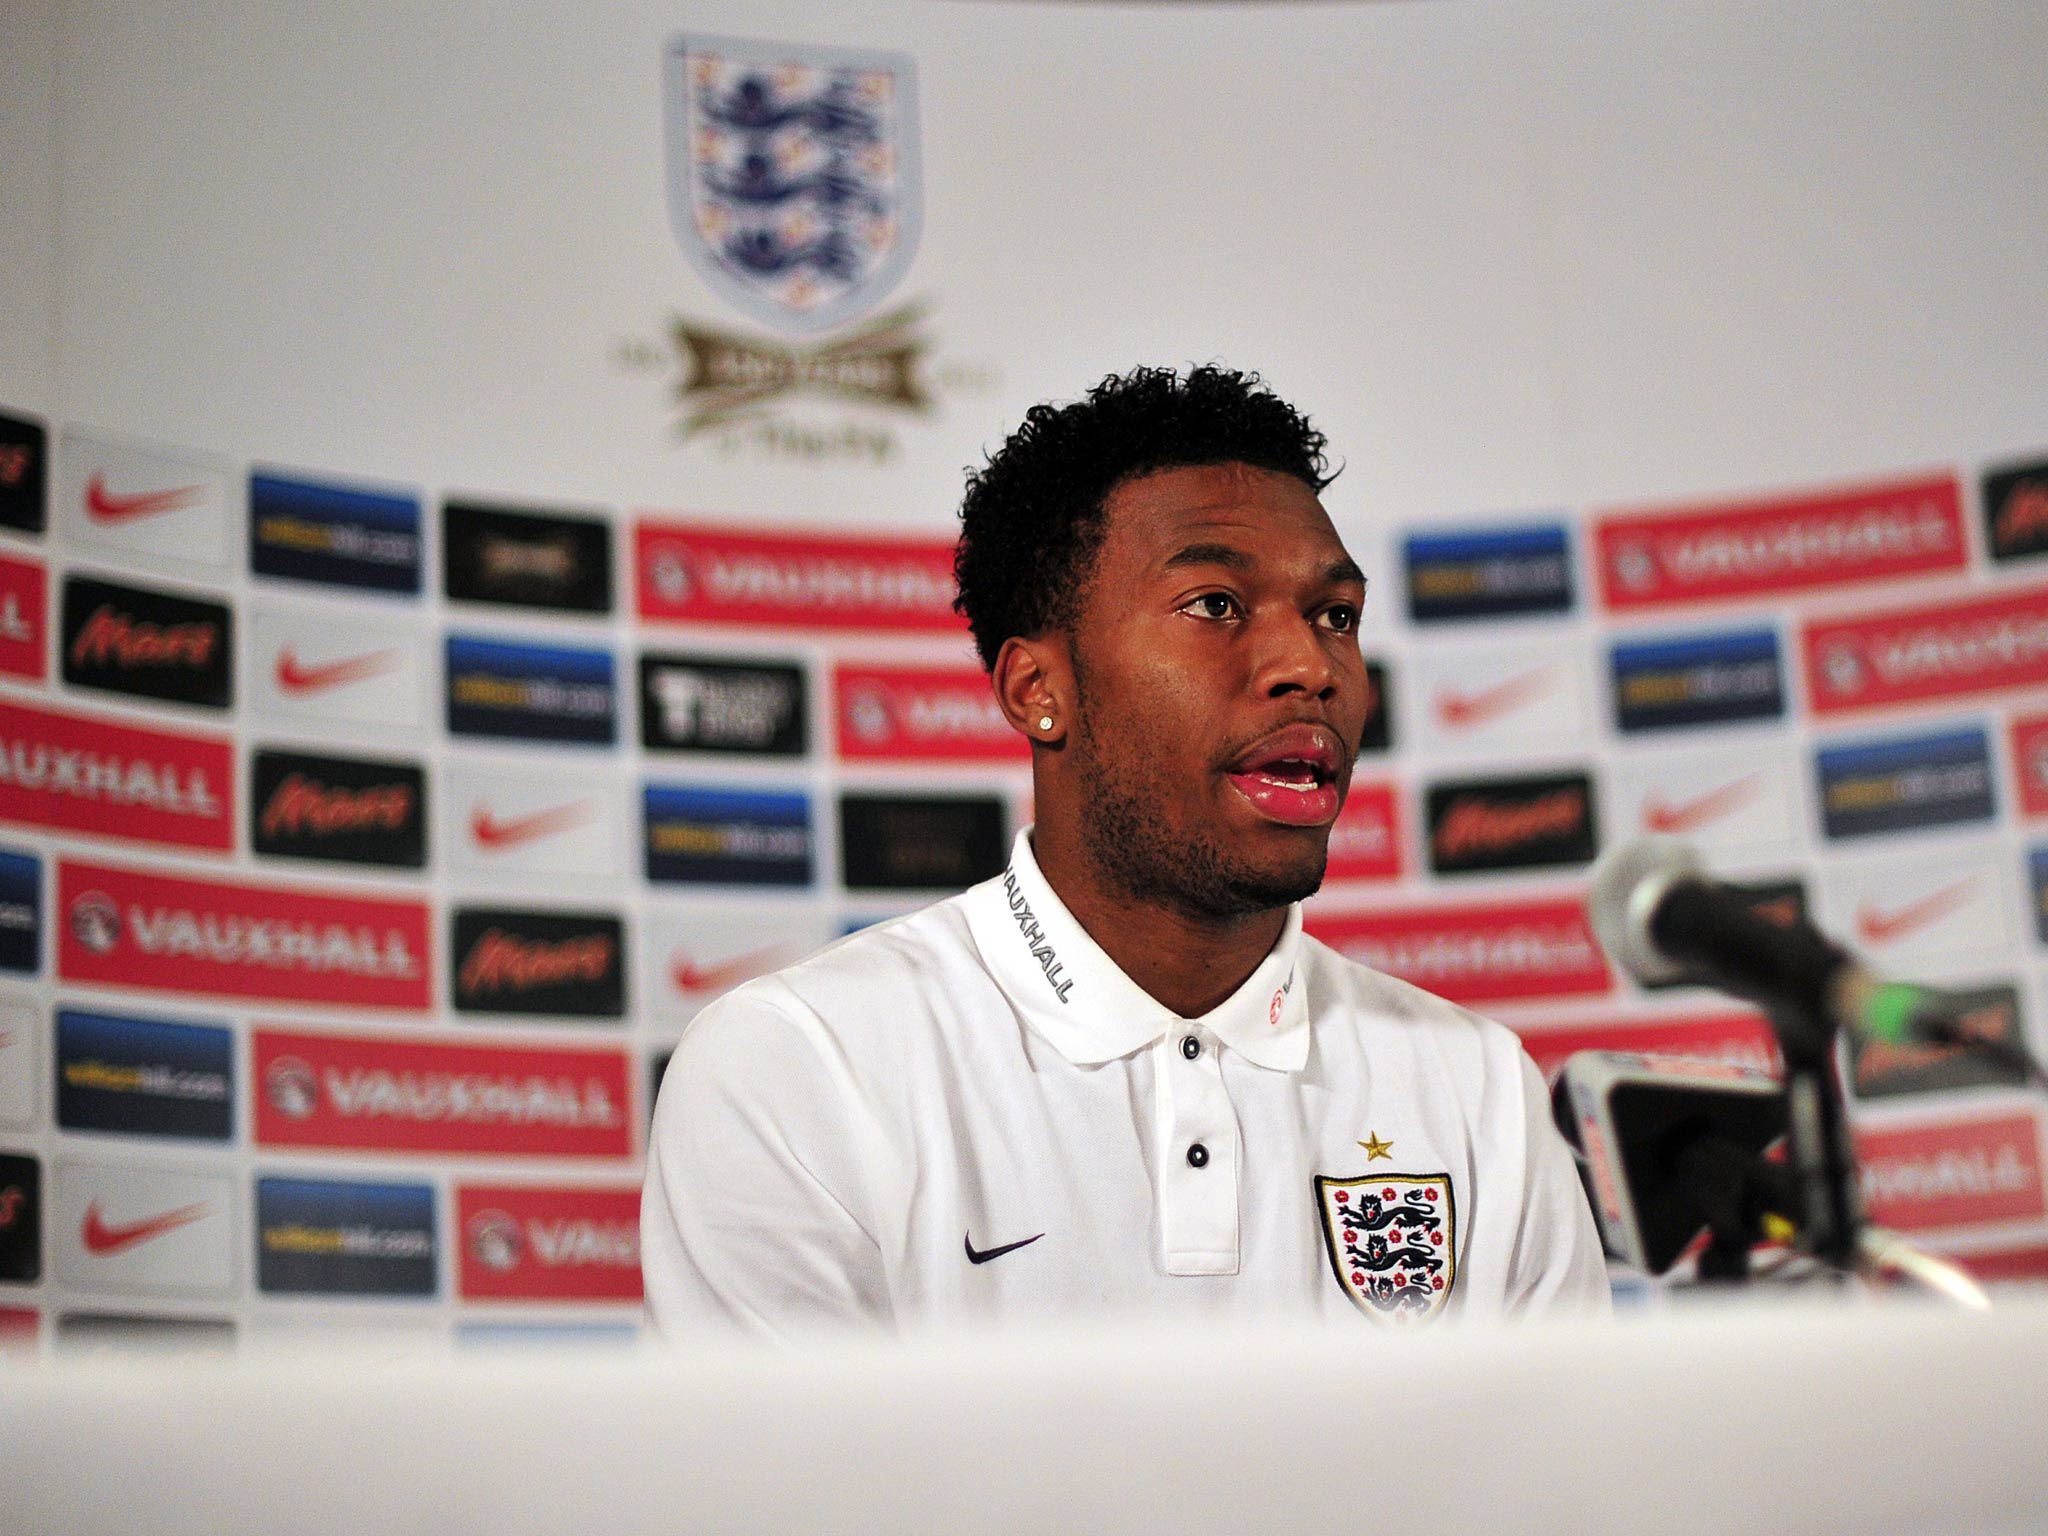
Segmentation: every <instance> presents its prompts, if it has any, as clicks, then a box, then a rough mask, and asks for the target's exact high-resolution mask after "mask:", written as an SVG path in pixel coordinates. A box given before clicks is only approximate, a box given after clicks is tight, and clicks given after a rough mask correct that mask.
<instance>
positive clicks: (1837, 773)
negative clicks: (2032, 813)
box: [1814, 726, 1997, 839]
mask: <svg viewBox="0 0 2048 1536" xmlns="http://www.w3.org/2000/svg"><path fill="white" fill-rule="evenodd" d="M1814 765H1815V769H1816V772H1817V773H1818V775H1819V780H1820V805H1821V827H1822V829H1823V830H1824V831H1825V832H1826V833H1827V835H1828V837H1829V838H1831V839H1832V838H1848V837H1867V836H1870V835H1872V834H1875V833H1883V832H1903V831H1911V830H1914V829H1916V828H1920V827H1942V826H1952V825H1957V824H1961V823H1967V822H1977V821H1988V820H1990V819H1991V817H1992V816H1993V815H1994V814H1996V809H1997V808H1996V805H1995V802H1994V799H1993V796H1992V789H1991V744H1990V739H1989V738H1988V737H1987V736H1986V734H1985V732H1984V728H1983V727H1982V726H1969V727H1966V728H1964V729H1961V730H1948V731H1939V732H1934V733H1929V734H1916V735H1912V736H1894V737H1886V738H1883V739H1881V740H1876V741H1868V742H1857V743H1850V744H1843V745H1839V746H1831V747H1829V746H1824V747H1822V748H1820V749H1819V751H1818V752H1817V753H1816V754H1815V757H1814Z"/></svg>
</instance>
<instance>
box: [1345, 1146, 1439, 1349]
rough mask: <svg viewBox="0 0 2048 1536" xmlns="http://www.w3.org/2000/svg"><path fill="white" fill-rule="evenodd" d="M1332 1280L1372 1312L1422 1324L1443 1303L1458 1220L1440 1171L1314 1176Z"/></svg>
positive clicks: (1437, 1311) (1398, 1320)
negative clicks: (1335, 1277) (1333, 1176)
mask: <svg viewBox="0 0 2048 1536" xmlns="http://www.w3.org/2000/svg"><path fill="white" fill-rule="evenodd" d="M1316 1208H1317V1214H1318V1215H1320V1216H1321V1217H1322V1221H1323V1242H1324V1245H1325V1247H1326V1248H1327V1249H1328V1251H1329V1255H1330V1265H1331V1267H1332V1268H1333V1269H1334V1270H1335V1271H1336V1273H1337V1283H1338V1284H1339V1285H1341V1286H1343V1287H1344V1292H1345V1294H1346V1295H1348V1296H1349V1297H1350V1298H1351V1299H1352V1300H1353V1301H1354V1302H1356V1303H1357V1304H1358V1306H1359V1309H1360V1310H1361V1311H1363V1312H1365V1313H1366V1314H1367V1315H1369V1316H1372V1317H1379V1318H1386V1319H1388V1320H1390V1321H1394V1322H1403V1323H1409V1322H1422V1321H1424V1320H1426V1319H1428V1318H1431V1317H1434V1316H1436V1314H1437V1313H1439V1312H1441V1311H1442V1310H1443V1306H1444V1303H1445V1302H1446V1301H1448V1300H1450V1296H1451V1284H1452V1282H1453V1280H1454V1279H1455V1278H1456V1276H1457V1261H1456V1258H1455V1255H1454V1253H1453V1246H1454V1245H1453V1238H1454V1237H1455V1235H1456V1231H1457V1217H1456V1212H1455V1210H1454V1209H1453V1205H1452V1200H1451V1178H1450V1175H1449V1174H1446V1173H1433V1174H1426V1175H1421V1174H1408V1173H1385V1174H1380V1175H1379V1176H1377V1177H1371V1176H1367V1177H1361V1178H1356V1179H1332V1178H1328V1177H1324V1176H1318V1177H1317V1179H1316Z"/></svg>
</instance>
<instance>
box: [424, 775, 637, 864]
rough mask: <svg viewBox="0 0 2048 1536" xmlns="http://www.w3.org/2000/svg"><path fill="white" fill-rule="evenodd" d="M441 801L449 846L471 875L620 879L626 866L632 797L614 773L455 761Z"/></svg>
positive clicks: (444, 780)
mask: <svg viewBox="0 0 2048 1536" xmlns="http://www.w3.org/2000/svg"><path fill="white" fill-rule="evenodd" d="M438 800H439V811H438V815H439V817H440V821H441V847H442V848H443V849H444V850H445V853H446V857H447V859H448V862H449V864H450V865H451V866H452V867H453V868H455V869H457V870H459V871H461V872H463V873H464V874H471V875H483V876H493V875H506V874H521V875H569V876H581V877H584V878H587V879H592V880H615V879H617V878H618V877H619V874H620V871H621V870H622V869H623V868H624V863H625V849H626V845H627V838H628V836H629V835H630V828H629V826H628V824H627V819H626V795H625V790H624V786H623V785H622V784H621V783H620V782H619V781H618V780H617V779H615V778H613V777H611V776H610V775H607V774H600V773H594V772H584V773H576V774H559V773H555V774H537V773H534V772H532V771H531V770H523V771H522V770H519V769H510V768H502V767H497V766H493V765H489V764H483V763H474V762H462V761H451V762H450V763H449V764H448V767H447V771H446V772H445V773H444V774H443V775H442V778H441V788H440V794H439V796H438Z"/></svg>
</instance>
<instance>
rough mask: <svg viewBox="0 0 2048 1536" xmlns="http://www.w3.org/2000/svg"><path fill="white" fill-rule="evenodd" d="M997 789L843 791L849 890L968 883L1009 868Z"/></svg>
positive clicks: (844, 869) (842, 853)
mask: <svg viewBox="0 0 2048 1536" xmlns="http://www.w3.org/2000/svg"><path fill="white" fill-rule="evenodd" d="M1003 822H1004V817H1003V802H1002V801H1001V800H1000V799H998V798H996V797H995V796H994V795H867V794H852V795H841V796H840V797H839V867H840V871H841V875H842V878H843V879H844V880H845V883H846V886H847V888H848V889H849V890H864V891H922V890H961V889H964V888H965V887H967V886H970V885H973V884H975V883H976V882H978V881H982V880H987V879H990V878H992V877H993V876H996V875H999V874H1001V873H1002V872H1003V865H1004V863H1005V861H1006V860H1007V858H1008V856H1009V839H1008V837H1007V835H1006V834H1005V831H1004V826H1003Z"/></svg>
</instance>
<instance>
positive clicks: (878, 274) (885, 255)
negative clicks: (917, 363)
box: [667, 36, 921, 334]
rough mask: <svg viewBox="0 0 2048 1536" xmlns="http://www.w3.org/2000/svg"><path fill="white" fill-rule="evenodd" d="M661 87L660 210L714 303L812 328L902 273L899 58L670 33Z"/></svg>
mask: <svg viewBox="0 0 2048 1536" xmlns="http://www.w3.org/2000/svg"><path fill="white" fill-rule="evenodd" d="M667 102H668V128H667V139H668V183H669V220H670V223H671V224H672V225H673V226H674V228H675V233H676V238H677V240H679V241H680V242H681V244H682V247H683V252H684V254H685V255H686V256H688V257H689V258H690V260H691V262H692V263H693V264H694V265H695V266H696V267H697V269H698V271H699V272H700V273H702V274H703V276H704V279H705V280H706V281H707V282H709V283H710V284H711V285H712V287H713V288H715V289H716V290H717V291H718V293H719V294H720V296H721V297H723V298H724V299H725V300H726V301H727V302H728V303H730V304H732V305H733V306H734V307H735V308H737V309H740V310H742V311H744V312H745V313H747V314H748V315H750V316H751V317H753V318H754V319H755V320H758V321H760V322H762V323H763V324H766V325H771V326H774V327H775V328H776V329H777V330H781V331H788V332H795V333H799V334H803V333H812V332H817V331H822V330H826V329H829V328H830V327H832V326H834V325H837V324H839V323H841V322H842V321H845V320H850V319H852V318H854V317H855V316H857V315H859V314H861V313H863V312H864V311H866V310H868V309H870V308H872V307H873V306H874V305H875V304H876V303H878V302H879V301H880V300H881V298H882V297H883V295H885V294H886V293H887V292H888V291H889V290H890V289H891V288H893V287H894V286H895V285H896V283H897V281H898V279H900V278H901V277H902V276H903V274H904V272H905V270H906V269H907V268H908V267H909V265H910V258H911V256H912V255H913V254H914V253H915V251H916V249H917V240H918V234H919V231H920V220H921V208H920V194H919V181H920V174H919V165H918V138H917V83H916V74H915V71H914V68H913V65H912V63H911V61H910V60H909V59H908V58H906V57H903V56H901V55H898V54H888V53H872V52H866V51H857V50H850V49H844V48H820V47H816V46H812V45H802V46H799V45H795V44H788V43H763V42H750V41H740V40H738V39H732V38H709V37H697V36H684V37H678V38H676V39H675V40H674V41H673V42H672V43H671V44H670V45H669V49H668V59H667Z"/></svg>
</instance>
